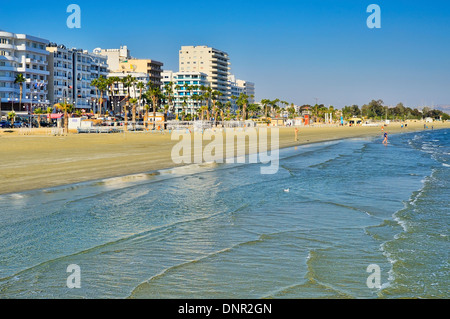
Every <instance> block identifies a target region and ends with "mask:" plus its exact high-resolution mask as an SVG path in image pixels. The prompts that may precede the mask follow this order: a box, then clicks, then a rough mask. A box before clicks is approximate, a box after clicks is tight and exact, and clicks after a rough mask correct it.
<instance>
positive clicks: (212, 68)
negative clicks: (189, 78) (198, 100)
mask: <svg viewBox="0 0 450 319" xmlns="http://www.w3.org/2000/svg"><path fill="white" fill-rule="evenodd" d="M179 56H180V61H179V63H180V65H179V67H180V68H179V70H180V72H187V73H189V72H201V73H205V74H206V75H207V80H208V82H209V84H210V86H211V88H212V89H213V90H216V91H219V92H221V93H222V94H223V96H222V97H221V98H220V102H222V103H224V104H225V103H226V102H227V101H228V100H229V99H230V97H231V87H230V84H229V82H228V76H229V75H230V58H229V56H228V53H226V52H223V51H220V50H217V49H214V48H211V47H208V46H182V47H181V50H180V52H179Z"/></svg>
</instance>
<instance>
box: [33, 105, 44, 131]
mask: <svg viewBox="0 0 450 319" xmlns="http://www.w3.org/2000/svg"><path fill="white" fill-rule="evenodd" d="M34 114H36V115H37V116H38V127H39V128H41V115H42V114H44V110H42V109H41V108H40V107H39V108H37V109H35V110H34Z"/></svg>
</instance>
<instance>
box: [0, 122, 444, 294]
mask: <svg viewBox="0 0 450 319" xmlns="http://www.w3.org/2000/svg"><path fill="white" fill-rule="evenodd" d="M449 133H450V130H436V131H424V132H417V133H405V134H398V135H392V136H391V139H390V144H389V145H388V146H385V145H383V144H382V138H381V137H380V138H361V139H347V140H340V141H333V142H326V143H319V144H311V145H306V146H300V147H296V148H290V149H284V150H282V151H281V161H280V166H281V167H280V171H279V172H278V174H275V175H261V174H260V168H261V165H263V164H247V165H245V164H244V165H242V164H239V165H238V164H235V165H233V164H223V165H213V164H205V165H191V166H186V167H182V168H177V169H170V170H164V171H160V172H153V173H148V174H138V175H133V176H126V177H121V178H113V179H105V180H101V181H93V182H88V183H81V184H76V185H69V186H63V187H58V188H52V189H42V190H37V191H31V192H25V193H20V194H10V195H3V196H0V298H244V299H247V298H284V299H287V298H449V296H450V294H449V291H448V288H449V281H450V276H449V270H450V267H449V254H448V251H449V237H448V235H449V233H448V230H449V221H450V217H449V202H448V199H449V197H450V187H449V181H450V170H449V167H450V142H449V141H450V139H449ZM131 160H132V159H131ZM287 189H289V192H286V191H285V190H287ZM69 265H78V266H79V268H80V271H81V278H80V283H81V288H80V289H69V288H68V287H67V279H68V277H69V276H70V275H71V273H68V272H67V267H68V266H69ZM369 265H378V266H379V267H380V269H381V283H382V286H381V288H379V289H377V288H375V289H371V288H369V287H368V285H367V278H368V277H369V276H370V275H371V273H368V272H367V268H368V266H369Z"/></svg>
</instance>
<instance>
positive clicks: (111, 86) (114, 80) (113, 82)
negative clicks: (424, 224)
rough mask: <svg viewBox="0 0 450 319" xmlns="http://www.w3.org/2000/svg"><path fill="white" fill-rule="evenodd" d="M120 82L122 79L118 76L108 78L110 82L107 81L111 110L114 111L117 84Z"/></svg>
mask: <svg viewBox="0 0 450 319" xmlns="http://www.w3.org/2000/svg"><path fill="white" fill-rule="evenodd" d="M118 82H120V78H119V77H117V76H112V77H110V78H108V80H107V81H106V85H107V86H108V89H109V94H111V110H114V112H115V109H114V100H115V95H116V93H115V85H116V83H118Z"/></svg>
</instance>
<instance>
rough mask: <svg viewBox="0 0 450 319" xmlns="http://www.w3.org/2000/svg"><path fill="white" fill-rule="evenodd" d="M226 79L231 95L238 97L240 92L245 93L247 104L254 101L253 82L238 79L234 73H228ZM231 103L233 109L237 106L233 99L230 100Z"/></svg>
mask: <svg viewBox="0 0 450 319" xmlns="http://www.w3.org/2000/svg"><path fill="white" fill-rule="evenodd" d="M228 81H229V83H230V87H231V96H235V97H237V98H238V97H239V96H240V95H241V94H245V95H247V96H248V102H249V104H254V103H255V83H253V82H248V81H244V80H238V79H236V76H234V75H230V76H229V77H228ZM232 105H233V108H234V109H236V108H237V105H236V103H235V101H234V100H232Z"/></svg>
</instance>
